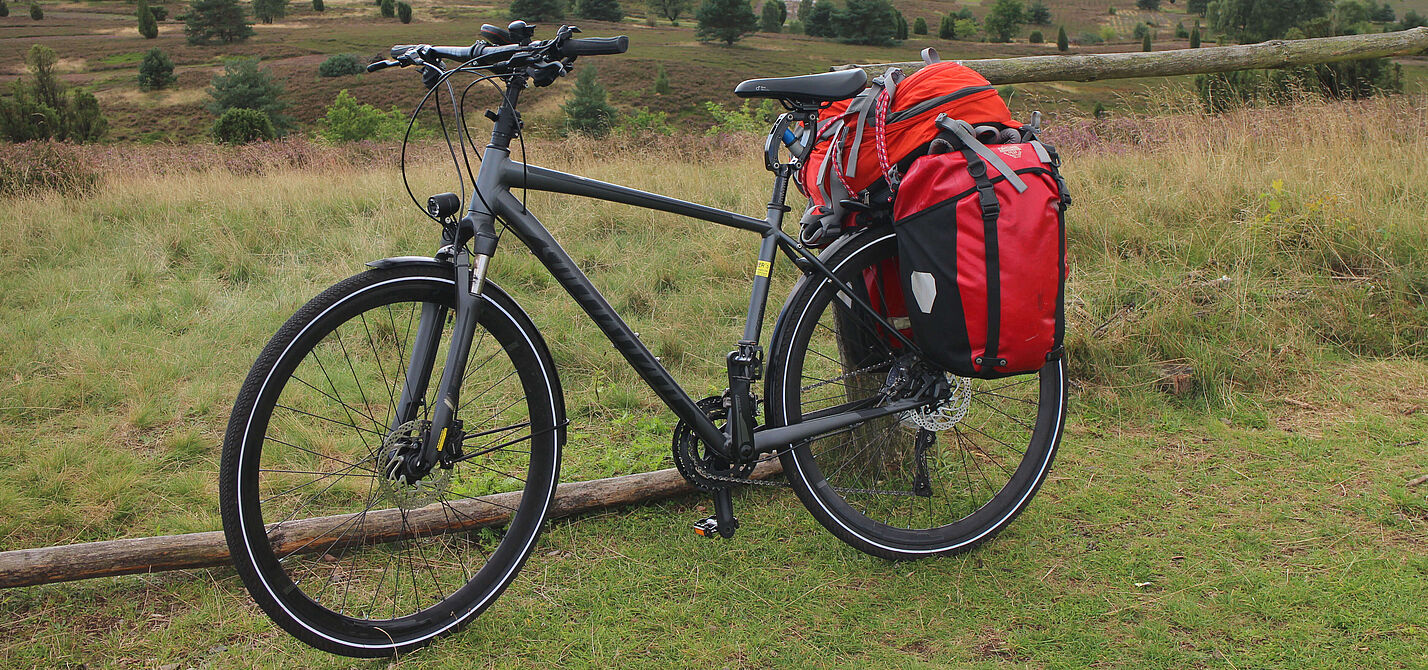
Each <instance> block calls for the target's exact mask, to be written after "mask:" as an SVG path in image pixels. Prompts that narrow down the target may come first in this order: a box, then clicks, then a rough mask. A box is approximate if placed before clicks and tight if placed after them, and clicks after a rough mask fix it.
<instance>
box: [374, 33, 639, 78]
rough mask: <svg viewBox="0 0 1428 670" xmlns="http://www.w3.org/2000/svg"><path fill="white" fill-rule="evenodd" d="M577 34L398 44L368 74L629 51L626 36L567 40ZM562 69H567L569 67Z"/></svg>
mask: <svg viewBox="0 0 1428 670" xmlns="http://www.w3.org/2000/svg"><path fill="white" fill-rule="evenodd" d="M513 25H514V24H513ZM576 32H580V29H579V28H574V27H571V26H565V27H562V28H561V29H560V31H559V32H558V33H557V35H556V36H555V38H554V39H550V40H543V41H538V42H530V41H529V40H527V43H526V44H502V45H495V44H490V43H487V42H484V41H483V42H477V43H475V44H472V45H471V46H460V47H457V46H432V45H430V44H398V45H396V46H393V47H392V49H391V52H390V53H391V56H392V59H391V60H385V61H377V62H375V63H372V64H370V65H368V66H367V71H368V72H376V71H378V70H382V69H386V68H389V67H393V66H407V65H413V64H416V63H419V62H422V61H434V60H437V59H442V60H450V61H455V62H458V63H471V62H473V61H474V62H475V64H476V65H477V66H478V67H482V68H490V69H492V70H495V71H501V70H504V69H506V68H510V67H512V66H522V65H539V63H540V62H542V61H545V62H556V61H561V60H567V59H574V58H576V57H579V56H603V55H612V54H622V53H625V51H626V50H628V49H629V47H630V38H629V37H627V36H625V35H620V36H619V37H586V38H575V37H571V36H570V35H571V33H576ZM527 34H529V33H527ZM522 57H524V58H522ZM565 65H566V66H569V63H566V64H565Z"/></svg>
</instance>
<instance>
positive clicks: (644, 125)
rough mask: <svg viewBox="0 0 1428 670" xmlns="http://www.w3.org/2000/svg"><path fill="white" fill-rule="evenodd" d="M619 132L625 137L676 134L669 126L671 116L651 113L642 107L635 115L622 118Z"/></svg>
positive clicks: (662, 113)
mask: <svg viewBox="0 0 1428 670" xmlns="http://www.w3.org/2000/svg"><path fill="white" fill-rule="evenodd" d="M618 130H619V132H621V133H623V134H625V135H666V136H668V135H673V134H674V128H671V127H670V125H669V115H668V114H666V113H664V112H651V111H650V110H649V108H648V107H641V108H639V109H638V110H636V111H635V112H634V113H633V114H626V115H624V116H622V117H620V126H619V128H618Z"/></svg>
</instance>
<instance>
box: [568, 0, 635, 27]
mask: <svg viewBox="0 0 1428 670" xmlns="http://www.w3.org/2000/svg"><path fill="white" fill-rule="evenodd" d="M575 7H576V9H575V13H576V14H577V15H579V16H580V17H581V18H585V19H592V20H595V21H610V22H619V21H620V20H621V19H623V18H625V10H624V8H622V7H620V0H579V1H578V2H577V3H576V5H575Z"/></svg>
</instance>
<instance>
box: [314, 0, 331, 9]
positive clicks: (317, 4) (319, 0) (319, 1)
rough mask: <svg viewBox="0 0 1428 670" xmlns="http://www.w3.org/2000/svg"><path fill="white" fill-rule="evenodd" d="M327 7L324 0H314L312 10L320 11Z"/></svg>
mask: <svg viewBox="0 0 1428 670" xmlns="http://www.w3.org/2000/svg"><path fill="white" fill-rule="evenodd" d="M325 9H327V7H325V6H323V4H322V0H312V11H314V12H320V11H323V10H325Z"/></svg>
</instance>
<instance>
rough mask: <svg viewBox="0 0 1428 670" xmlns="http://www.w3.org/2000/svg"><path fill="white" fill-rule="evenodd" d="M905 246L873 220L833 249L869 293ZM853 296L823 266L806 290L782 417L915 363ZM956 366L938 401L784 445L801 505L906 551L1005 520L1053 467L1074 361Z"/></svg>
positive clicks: (849, 537)
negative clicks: (975, 375)
mask: <svg viewBox="0 0 1428 670" xmlns="http://www.w3.org/2000/svg"><path fill="white" fill-rule="evenodd" d="M896 255H897V241H896V238H895V237H894V235H893V233H892V231H890V230H871V231H868V232H865V233H863V234H861V235H859V236H857V237H855V238H853V239H851V240H849V241H848V242H846V243H844V244H842V245H841V246H837V247H834V248H831V249H830V250H829V251H828V252H825V256H824V258H823V262H824V263H825V264H826V265H827V266H828V267H829V268H830V269H832V270H833V271H834V273H835V274H836V275H837V276H838V277H839V278H840V279H842V280H844V281H846V282H848V283H849V284H850V285H851V286H852V287H854V290H855V291H857V292H858V293H859V294H860V296H861V297H862V298H864V299H867V297H868V290H867V285H866V284H865V282H864V271H865V270H869V269H870V268H876V267H878V266H879V264H880V263H883V262H884V261H887V260H889V259H892V258H895V257H896ZM872 276H874V277H876V276H877V275H876V274H873V275H872ZM875 286H876V285H875ZM851 305H852V302H851V301H848V300H847V299H846V297H841V296H840V295H839V291H838V290H837V288H836V287H835V285H834V284H833V283H832V282H830V281H829V280H827V279H826V278H822V277H818V276H816V275H810V276H808V277H807V278H805V279H804V280H803V281H801V282H800V283H799V285H798V286H796V287H795V288H794V293H793V295H792V296H791V297H790V298H789V301H788V303H787V305H786V306H785V311H784V314H783V315H782V316H781V317H780V326H779V332H778V333H777V335H776V336H775V339H774V342H773V345H772V353H771V355H770V362H769V377H768V388H767V394H768V401H769V414H768V419H769V422H770V425H775V426H777V425H790V424H795V423H798V422H800V421H802V420H804V418H805V417H808V416H810V415H812V414H814V413H816V412H819V411H820V410H827V409H828V408H831V407H835V406H838V405H842V404H845V403H852V402H857V401H862V400H868V399H873V398H874V397H875V396H876V395H877V394H878V393H879V390H880V389H881V388H883V385H884V382H885V380H886V379H887V378H888V373H889V372H890V371H891V370H892V369H893V368H894V367H895V366H896V365H899V363H901V364H903V365H906V364H907V363H908V359H907V358H906V357H905V356H903V353H902V352H901V351H899V350H898V349H899V347H898V345H897V344H896V341H895V340H894V339H892V338H889V337H888V335H887V333H885V332H883V330H882V329H881V328H880V327H879V326H878V325H877V323H876V322H875V321H874V320H872V319H870V318H868V317H867V316H866V315H864V314H860V313H858V312H857V311H856V310H855V309H853V308H852V307H850V306H851ZM899 358H901V359H902V360H901V361H899ZM945 376H946V378H947V379H948V381H949V382H950V384H951V386H952V389H953V390H952V393H951V396H950V397H949V398H948V399H947V400H946V401H944V402H942V403H940V404H939V405H937V406H935V407H928V408H925V409H923V410H922V411H918V412H904V413H902V414H900V415H889V416H885V417H881V418H878V419H875V420H872V421H869V422H866V423H863V424H859V425H857V426H853V427H851V428H849V429H846V430H844V431H841V432H838V433H835V434H831V435H824V436H820V437H817V438H814V439H811V440H808V441H805V442H802V443H799V444H796V445H794V446H793V447H792V448H791V449H789V450H788V451H786V452H785V453H784V454H783V456H782V459H783V466H784V473H785V474H786V475H787V476H788V478H789V482H790V483H791V484H792V486H793V488H794V490H795V491H796V492H797V493H798V496H799V498H800V499H801V500H802V502H803V504H804V505H805V506H806V507H807V508H808V509H809V511H810V512H812V513H813V516H814V517H815V518H817V519H818V521H819V522H820V523H821V524H823V526H824V527H826V528H827V529H828V530H829V531H831V532H832V533H833V534H834V535H836V536H837V537H839V538H841V539H842V540H844V541H845V542H847V543H848V544H850V545H852V546H854V547H856V548H858V549H860V550H862V551H864V552H867V553H869V554H873V555H875V556H881V557H885V558H894V559H910V558H920V557H923V556H928V555H935V554H942V553H953V552H958V551H964V550H967V549H970V548H972V547H975V546H976V545H978V544H980V543H981V542H984V541H986V540H987V539H989V538H991V537H992V536H993V535H995V534H996V533H997V532H998V531H1000V530H1001V529H1002V528H1005V527H1006V525H1007V524H1008V523H1010V522H1011V521H1012V519H1013V518H1015V517H1016V515H1017V514H1018V513H1020V512H1021V510H1022V509H1024V508H1025V507H1026V505H1027V504H1028V503H1029V502H1030V501H1031V498H1032V495H1033V494H1035V492H1036V490H1037V488H1038V487H1039V486H1040V485H1041V482H1042V481H1043V480H1044V479H1045V478H1046V474H1047V471H1048V470H1049V468H1050V466H1051V461H1052V459H1053V457H1054V456H1055V453H1056V446H1057V443H1058V442H1059V440H1060V435H1061V427H1062V423H1063V418H1064V415H1065V408H1066V385H1065V378H1064V371H1063V366H1062V363H1061V362H1060V361H1055V362H1051V363H1048V364H1047V365H1046V366H1045V367H1044V368H1042V370H1041V371H1040V372H1039V373H1037V374H1030V375H1021V376H1017V377H1009V378H1004V379H995V380H980V379H967V378H963V377H956V376H954V375H950V374H946V375H945Z"/></svg>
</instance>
